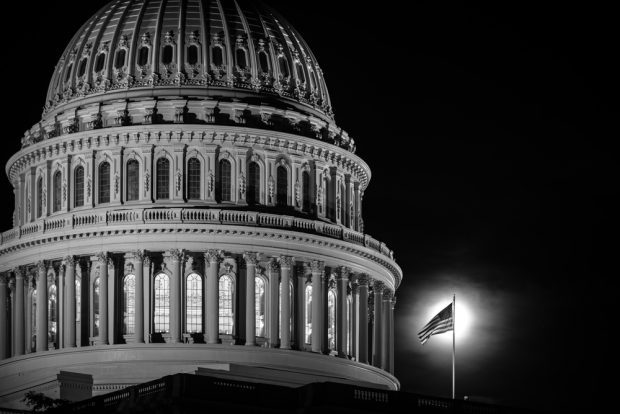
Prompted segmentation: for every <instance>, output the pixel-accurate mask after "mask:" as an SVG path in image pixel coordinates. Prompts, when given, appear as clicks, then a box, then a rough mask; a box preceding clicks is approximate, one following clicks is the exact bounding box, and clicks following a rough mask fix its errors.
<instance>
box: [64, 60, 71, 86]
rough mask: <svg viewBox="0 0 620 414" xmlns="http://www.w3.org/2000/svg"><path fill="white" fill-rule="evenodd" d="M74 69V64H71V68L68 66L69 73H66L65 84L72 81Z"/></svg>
mask: <svg viewBox="0 0 620 414" xmlns="http://www.w3.org/2000/svg"><path fill="white" fill-rule="evenodd" d="M72 69H73V63H70V64H69V66H67V69H66V70H67V71H66V72H65V82H69V79H71V70H72Z"/></svg>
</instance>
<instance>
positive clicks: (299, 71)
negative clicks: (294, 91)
mask: <svg viewBox="0 0 620 414" xmlns="http://www.w3.org/2000/svg"><path fill="white" fill-rule="evenodd" d="M295 67H296V68H297V79H299V82H301V83H304V82H305V81H306V75H305V74H304V68H303V67H302V66H301V63H299V62H297V63H296V64H295Z"/></svg>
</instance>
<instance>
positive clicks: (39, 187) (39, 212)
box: [37, 177, 43, 217]
mask: <svg viewBox="0 0 620 414" xmlns="http://www.w3.org/2000/svg"><path fill="white" fill-rule="evenodd" d="M42 215H43V177H39V179H38V180H37V217H41V216H42Z"/></svg>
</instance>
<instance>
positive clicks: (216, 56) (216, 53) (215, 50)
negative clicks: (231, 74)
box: [211, 45, 224, 69]
mask: <svg viewBox="0 0 620 414" xmlns="http://www.w3.org/2000/svg"><path fill="white" fill-rule="evenodd" d="M211 62H212V63H213V66H215V68H216V69H219V68H221V67H222V66H223V65H224V49H223V48H222V46H220V45H214V46H213V47H211Z"/></svg>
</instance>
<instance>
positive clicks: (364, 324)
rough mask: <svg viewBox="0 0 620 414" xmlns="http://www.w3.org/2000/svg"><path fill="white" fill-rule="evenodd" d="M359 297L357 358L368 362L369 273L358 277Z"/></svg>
mask: <svg viewBox="0 0 620 414" xmlns="http://www.w3.org/2000/svg"><path fill="white" fill-rule="evenodd" d="M357 283H358V291H359V299H358V318H357V322H358V324H357V327H358V328H357V332H358V334H357V336H358V341H357V360H358V362H362V363H364V364H367V363H368V275H366V274H361V275H359V276H358V277H357Z"/></svg>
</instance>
